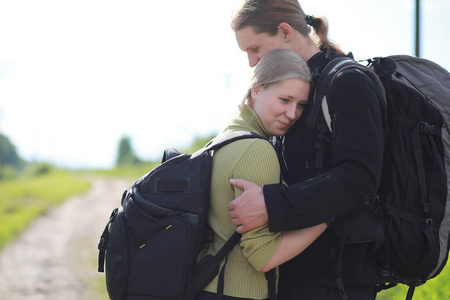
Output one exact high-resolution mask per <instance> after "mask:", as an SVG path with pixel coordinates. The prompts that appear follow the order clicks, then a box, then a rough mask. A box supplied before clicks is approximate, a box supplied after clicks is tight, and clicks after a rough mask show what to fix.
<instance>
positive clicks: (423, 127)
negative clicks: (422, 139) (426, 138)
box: [419, 122, 435, 135]
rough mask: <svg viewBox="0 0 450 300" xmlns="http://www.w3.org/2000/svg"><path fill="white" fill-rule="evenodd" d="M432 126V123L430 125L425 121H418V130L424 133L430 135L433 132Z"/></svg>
mask: <svg viewBox="0 0 450 300" xmlns="http://www.w3.org/2000/svg"><path fill="white" fill-rule="evenodd" d="M434 127H435V126H434V125H430V124H428V123H427V122H420V123H419V130H420V132H422V133H425V134H430V135H432V134H433V132H434Z"/></svg>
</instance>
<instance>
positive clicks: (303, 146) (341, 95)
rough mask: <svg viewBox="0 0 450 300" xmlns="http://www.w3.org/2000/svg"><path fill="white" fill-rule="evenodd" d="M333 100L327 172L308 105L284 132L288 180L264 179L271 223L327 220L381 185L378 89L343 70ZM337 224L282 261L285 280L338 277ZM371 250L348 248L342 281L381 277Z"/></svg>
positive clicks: (322, 59) (289, 225) (320, 282)
mask: <svg viewBox="0 0 450 300" xmlns="http://www.w3.org/2000/svg"><path fill="white" fill-rule="evenodd" d="M336 55H337V53H335V52H333V51H329V50H328V51H324V52H320V53H318V54H316V55H315V56H313V57H312V58H311V59H310V60H309V61H308V65H309V67H310V69H311V70H312V71H318V72H321V70H323V68H324V67H325V66H326V65H327V63H328V62H329V61H330V60H331V59H332V58H334V57H335V56H336ZM313 88H314V84H313V86H312V89H313ZM310 102H312V101H310ZM328 105H329V111H330V115H331V116H332V125H333V134H332V138H331V143H325V147H326V148H325V156H324V163H323V166H324V168H323V170H322V171H323V172H322V173H319V172H318V170H316V169H315V163H316V161H315V159H316V150H315V149H314V145H315V144H316V141H317V140H316V138H317V133H318V130H317V128H315V129H314V130H310V129H306V128H305V121H306V119H307V117H308V114H309V109H310V105H309V107H308V108H307V109H306V110H305V111H304V113H303V115H302V116H301V118H300V120H299V121H298V122H297V123H296V124H295V125H294V126H293V127H292V128H291V129H290V130H289V132H288V133H287V134H286V136H285V141H284V148H285V161H286V165H287V170H285V172H284V174H283V175H284V179H285V180H286V181H287V182H288V184H289V186H288V187H286V186H283V185H281V184H278V185H269V186H264V197H265V201H266V206H267V211H268V214H269V228H270V230H272V231H284V230H293V229H299V228H306V227H310V226H313V225H317V224H320V223H323V222H327V221H330V220H331V219H335V218H338V217H339V216H341V215H343V214H345V213H347V212H349V211H351V210H353V209H355V208H356V207H358V206H359V205H360V204H362V203H364V202H367V201H369V200H371V199H373V198H374V196H375V195H376V193H377V189H378V185H379V181H380V176H381V166H382V154H383V139H384V135H383V126H384V123H383V122H384V117H383V116H384V111H383V108H382V105H381V101H380V94H379V91H378V89H377V88H376V86H375V84H374V83H373V82H372V81H371V80H370V79H369V78H368V77H367V76H366V75H364V74H362V73H359V72H357V71H353V70H352V71H346V74H345V75H344V76H340V77H339V78H337V79H336V80H335V82H334V83H333V85H332V87H331V89H330V91H329V94H328ZM332 227H333V225H332V226H331V227H330V228H328V229H327V230H326V231H325V232H324V233H323V234H322V236H320V237H319V238H318V240H317V241H316V242H315V243H314V244H313V245H311V246H310V247H309V248H308V249H306V250H305V251H304V252H303V253H302V254H300V255H299V256H298V257H296V258H294V259H293V260H291V261H289V262H287V263H286V264H285V265H283V266H282V267H281V269H280V270H281V271H280V272H281V275H280V287H283V286H324V285H325V286H330V285H331V286H333V285H335V282H336V281H335V280H336V272H335V270H334V269H333V268H334V265H335V264H334V261H333V257H332V255H330V253H331V252H332V250H333V249H335V248H336V245H337V241H336V237H335V235H334V233H333V229H332ZM370 251H372V246H371V245H368V244H358V245H353V246H352V247H347V248H346V251H345V252H344V253H343V265H342V271H343V280H344V283H345V284H350V285H363V284H372V283H374V282H376V281H377V279H378V277H377V272H376V267H375V262H374V260H373V258H371V257H369V258H368V255H367V254H368V253H369V252H370Z"/></svg>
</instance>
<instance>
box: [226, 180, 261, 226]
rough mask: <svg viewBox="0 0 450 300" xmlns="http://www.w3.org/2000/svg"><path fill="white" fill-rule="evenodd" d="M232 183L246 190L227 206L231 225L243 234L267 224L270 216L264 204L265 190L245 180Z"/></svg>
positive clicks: (232, 181)
mask: <svg viewBox="0 0 450 300" xmlns="http://www.w3.org/2000/svg"><path fill="white" fill-rule="evenodd" d="M230 183H231V184H232V185H234V186H235V187H238V188H240V189H242V190H244V193H243V194H242V195H241V196H240V197H239V198H236V199H234V200H233V201H231V202H230V203H229V204H228V206H227V209H228V216H229V217H230V218H231V223H232V224H233V225H235V226H237V228H236V231H237V232H240V233H243V232H247V231H249V230H251V229H253V228H256V227H259V226H262V225H265V224H267V222H268V221H269V216H268V215H267V210H266V203H265V202H264V194H263V189H262V188H261V187H260V186H258V185H256V184H254V183H253V182H249V181H246V180H243V179H231V180H230Z"/></svg>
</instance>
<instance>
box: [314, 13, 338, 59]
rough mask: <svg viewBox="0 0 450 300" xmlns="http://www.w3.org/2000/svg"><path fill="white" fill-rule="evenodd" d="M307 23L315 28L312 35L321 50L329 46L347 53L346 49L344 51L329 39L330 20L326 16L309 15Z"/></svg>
mask: <svg viewBox="0 0 450 300" xmlns="http://www.w3.org/2000/svg"><path fill="white" fill-rule="evenodd" d="M306 24H308V25H309V26H311V28H312V29H313V31H312V32H311V34H310V36H311V38H312V39H313V40H314V42H315V43H316V44H318V45H319V47H320V48H321V50H323V48H324V47H326V46H328V47H330V48H331V49H333V50H335V51H336V52H338V53H339V54H344V55H346V53H344V51H342V50H341V48H339V46H338V45H336V44H334V43H332V42H331V41H330V40H329V39H328V21H327V19H326V18H325V17H318V18H316V17H314V16H311V15H307V16H306Z"/></svg>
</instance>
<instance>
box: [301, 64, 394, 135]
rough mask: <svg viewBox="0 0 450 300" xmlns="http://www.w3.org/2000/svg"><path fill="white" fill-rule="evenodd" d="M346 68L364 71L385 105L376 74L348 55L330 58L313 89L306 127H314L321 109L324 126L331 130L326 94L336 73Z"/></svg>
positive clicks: (384, 93)
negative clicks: (378, 91)
mask: <svg viewBox="0 0 450 300" xmlns="http://www.w3.org/2000/svg"><path fill="white" fill-rule="evenodd" d="M347 69H354V70H359V71H361V72H364V74H366V75H367V76H368V77H369V78H370V79H371V80H372V81H373V82H374V83H375V85H376V87H377V88H378V89H379V90H380V93H381V96H382V99H383V102H384V105H386V92H385V89H384V87H383V84H382V83H381V81H380V79H379V78H378V76H377V75H376V74H375V73H374V72H373V71H372V70H371V69H369V68H368V67H366V66H363V65H361V64H359V63H358V62H356V61H354V60H353V59H351V58H350V57H347V56H340V57H336V58H335V59H333V60H331V61H330V62H329V63H328V64H327V66H326V67H325V69H324V70H323V71H322V73H321V75H320V77H319V79H318V81H317V84H316V88H315V91H314V96H313V99H312V101H313V104H312V109H311V112H310V114H309V116H308V119H307V121H306V127H307V128H310V129H312V128H314V126H315V124H316V122H317V120H318V119H319V118H318V117H319V112H320V110H322V112H323V116H324V118H325V122H326V126H327V128H328V130H329V131H330V132H331V131H332V128H331V116H330V113H329V110H328V102H327V94H328V91H329V90H330V88H331V85H332V83H333V81H334V79H335V78H336V75H337V74H340V73H341V72H342V71H344V70H347Z"/></svg>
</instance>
